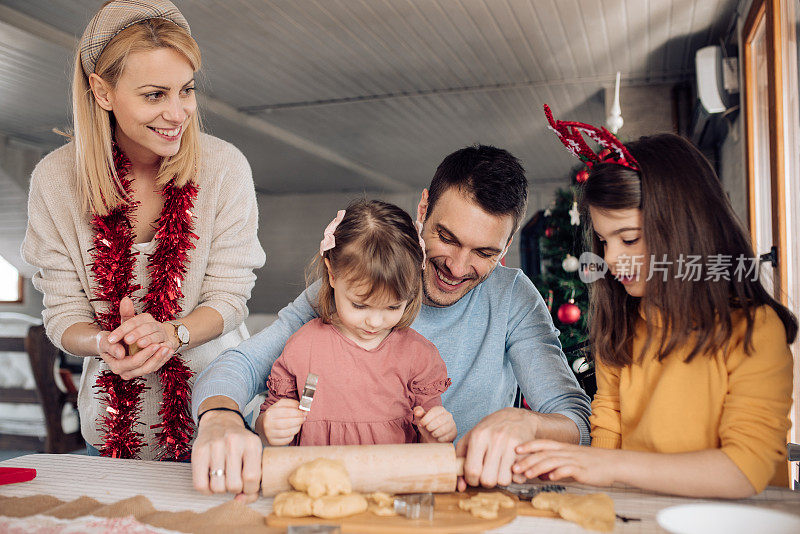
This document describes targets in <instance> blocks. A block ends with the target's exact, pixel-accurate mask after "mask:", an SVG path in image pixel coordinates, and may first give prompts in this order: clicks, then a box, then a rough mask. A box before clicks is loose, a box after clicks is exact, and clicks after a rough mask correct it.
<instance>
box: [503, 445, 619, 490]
mask: <svg viewBox="0 0 800 534" xmlns="http://www.w3.org/2000/svg"><path fill="white" fill-rule="evenodd" d="M516 452H517V454H518V455H527V456H525V457H523V458H520V459H519V460H517V462H516V463H515V464H514V466H513V467H512V468H511V470H512V473H513V474H514V475H513V478H514V482H516V483H518V484H521V483H524V482H525V480H527V479H531V478H536V477H540V476H541V477H542V478H546V479H547V480H561V479H564V478H572V479H574V480H576V481H577V482H580V483H581V484H589V485H591V486H610V485H612V484H613V483H614V481H615V475H616V474H618V473H617V470H618V469H619V468H620V467H619V466H620V461H619V460H620V453H621V452H622V451H618V450H612V449H600V448H597V447H586V446H582V445H571V444H568V443H561V442H559V441H551V440H547V439H537V440H533V441H529V442H527V443H523V444H522V445H519V446H518V447H517V449H516ZM543 475H544V476H543Z"/></svg>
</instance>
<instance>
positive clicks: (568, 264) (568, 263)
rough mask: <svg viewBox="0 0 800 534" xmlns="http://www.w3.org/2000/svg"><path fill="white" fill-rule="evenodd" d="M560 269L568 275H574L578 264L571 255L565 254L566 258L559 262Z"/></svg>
mask: <svg viewBox="0 0 800 534" xmlns="http://www.w3.org/2000/svg"><path fill="white" fill-rule="evenodd" d="M561 267H562V268H563V269H564V270H565V271H567V272H568V273H574V272H575V271H577V270H578V268H580V262H579V261H578V258H576V257H575V256H573V255H572V254H567V257H566V258H564V261H562V262H561Z"/></svg>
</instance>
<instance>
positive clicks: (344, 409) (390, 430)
mask: <svg viewBox="0 0 800 534" xmlns="http://www.w3.org/2000/svg"><path fill="white" fill-rule="evenodd" d="M308 373H315V374H316V375H317V376H318V377H319V380H318V382H317V391H316V393H315V395H314V401H313V402H312V404H311V411H310V412H309V413H308V417H307V419H306V422H305V423H303V427H302V429H301V430H300V433H299V434H298V435H297V436H295V440H294V442H293V444H294V445H370V444H383V443H416V442H417V441H419V436H418V434H417V430H416V427H415V426H414V425H413V420H414V415H413V413H412V411H413V409H414V407H415V406H422V407H423V408H424V409H425V410H426V411H427V410H429V409H430V408H432V407H433V406H441V405H442V393H444V391H445V390H446V389H447V388H448V387H449V386H450V379H449V378H447V368H446V366H445V363H444V361H443V360H442V358H441V356H439V351H438V350H436V347H435V346H434V345H433V343H431V342H430V341H428V340H427V339H425V338H424V337H422V335H420V334H419V333H417V332H416V331H415V330H412V329H411V328H404V329H402V330H398V331H392V332H391V333H390V334H389V335H388V336H386V338H385V339H384V340H383V341H382V342H381V344H380V345H378V346H377V347H376V348H374V349H372V350H365V349H363V348H361V347H359V346H358V345H357V344H356V343H355V342H354V341H352V340H350V339H348V338H346V337H345V336H344V335H343V334H342V333H341V332H339V330H337V329H336V327H334V326H333V325H331V324H325V323H323V322H322V320H321V319H314V320H313V321H311V322H309V323H307V324H306V325H305V326H303V327H302V328H301V329H300V330H298V331H297V332H295V334H294V335H293V336H292V337H290V338H289V341H287V342H286V347H284V349H283V353H282V354H281V355H280V357H279V358H278V359H277V360H276V361H275V363H274V364H273V366H272V372H271V373H270V376H269V379H268V380H267V388H268V389H269V395H268V396H267V400H266V401H264V404H263V405H262V406H261V411H262V412H263V411H264V410H266V409H267V408H269V407H270V406H272V404H274V403H275V402H276V401H277V400H278V399H281V398H290V399H295V400H299V397H298V395H300V394H302V391H303V386H305V383H306V377H307V376H308ZM298 391H299V392H300V393H298Z"/></svg>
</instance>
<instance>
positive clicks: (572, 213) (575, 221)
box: [569, 202, 581, 226]
mask: <svg viewBox="0 0 800 534" xmlns="http://www.w3.org/2000/svg"><path fill="white" fill-rule="evenodd" d="M569 223H570V224H571V225H572V226H580V225H581V213H580V212H579V211H578V203H577V202H573V203H572V209H571V210H569Z"/></svg>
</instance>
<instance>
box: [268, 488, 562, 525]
mask: <svg viewBox="0 0 800 534" xmlns="http://www.w3.org/2000/svg"><path fill="white" fill-rule="evenodd" d="M475 493H478V492H477V491H467V492H466V493H437V494H436V505H435V507H434V516H433V521H426V520H411V519H406V518H404V517H397V516H390V517H380V516H377V515H375V514H373V513H371V512H364V513H363V514H357V515H351V516H350V517H343V518H341V519H320V518H317V517H300V518H291V517H278V516H276V515H275V514H274V513H272V514H270V515H269V516H268V517H267V518H266V523H267V525H269V526H270V527H278V528H287V527H289V525H339V526H340V527H341V529H342V532H353V533H375V534H394V533H397V534H400V533H407V532H409V531H413V532H425V533H429V534H443V533H448V532H452V533H457V532H482V531H484V530H490V529H493V528H498V527H501V526H503V525H505V524H506V523H510V522H511V521H513V520H514V518H515V517H517V509H516V508H500V510H499V512H498V516H497V519H480V518H478V517H474V516H473V515H472V514H470V513H469V512H465V511H464V510H461V509H460V508H459V507H458V501H459V500H461V499H467V498H469V497H470V496H471V495H474V494H475ZM515 499H516V497H515ZM521 505H524V506H527V507H529V508H530V509H531V511H532V512H540V511H539V510H535V509H534V508H533V506H531V503H530V501H526V502H522V503H521ZM541 513H542V514H547V515H545V517H553V514H550V513H549V512H541Z"/></svg>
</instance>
